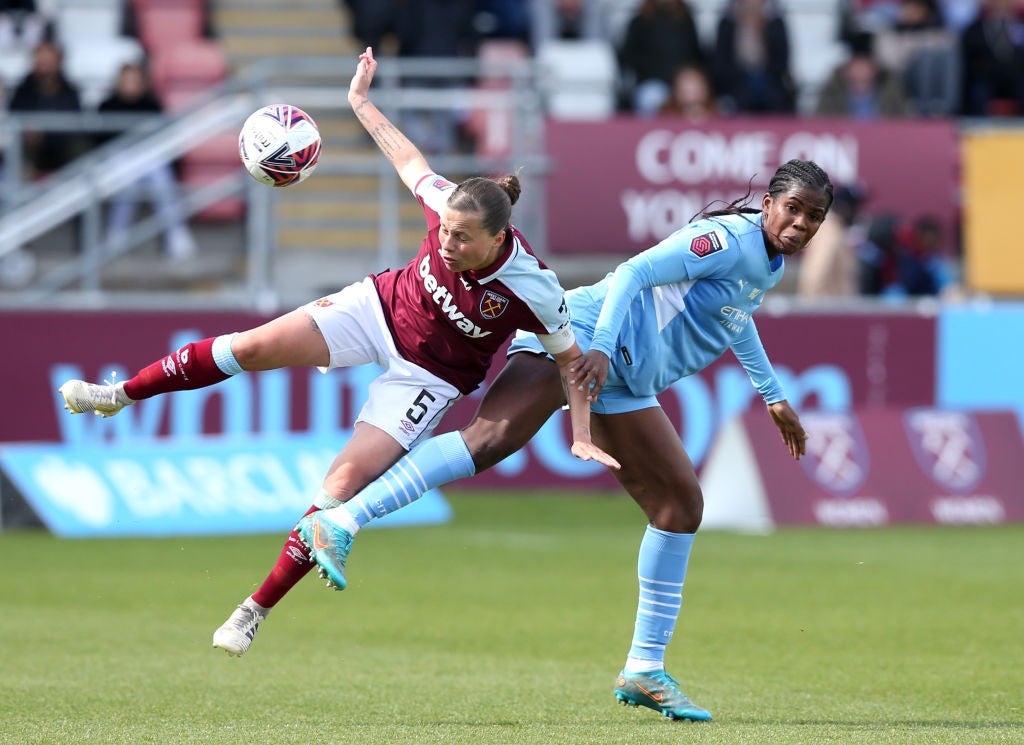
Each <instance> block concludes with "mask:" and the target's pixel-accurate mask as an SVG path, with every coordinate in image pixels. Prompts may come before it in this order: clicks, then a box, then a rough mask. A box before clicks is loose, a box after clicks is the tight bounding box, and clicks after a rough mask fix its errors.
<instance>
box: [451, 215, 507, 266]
mask: <svg viewBox="0 0 1024 745" xmlns="http://www.w3.org/2000/svg"><path fill="white" fill-rule="evenodd" d="M440 238H441V260H442V261H443V262H444V265H445V266H446V267H448V269H450V270H451V271H453V272H464V271H466V270H469V269H483V268H484V267H486V266H490V265H491V264H493V263H494V262H495V261H496V260H497V258H498V254H500V253H501V246H502V244H503V243H504V242H505V231H504V230H502V231H499V232H498V234H497V235H491V234H490V233H488V232H487V231H486V230H485V229H484V228H483V226H482V225H481V224H480V217H479V216H478V215H477V214H476V213H475V212H457V211H455V210H450V209H448V208H447V207H446V208H445V210H444V212H442V213H441V229H440Z"/></svg>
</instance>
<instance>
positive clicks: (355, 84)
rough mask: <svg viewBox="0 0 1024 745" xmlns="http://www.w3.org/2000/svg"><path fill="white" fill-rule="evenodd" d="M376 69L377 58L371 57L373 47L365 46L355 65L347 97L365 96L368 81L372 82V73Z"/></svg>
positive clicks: (368, 86)
mask: <svg viewBox="0 0 1024 745" xmlns="http://www.w3.org/2000/svg"><path fill="white" fill-rule="evenodd" d="M376 69H377V60H375V59H374V58H373V47H367V48H366V51H365V52H363V53H362V54H360V55H359V64H358V65H356V74H355V75H353V76H352V82H351V83H349V85H348V98H349V100H350V101H351V100H352V99H353V98H357V99H358V98H365V97H366V94H367V93H368V92H369V90H370V83H371V82H373V73H374V72H375V71H376Z"/></svg>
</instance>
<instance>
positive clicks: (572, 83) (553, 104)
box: [536, 39, 618, 119]
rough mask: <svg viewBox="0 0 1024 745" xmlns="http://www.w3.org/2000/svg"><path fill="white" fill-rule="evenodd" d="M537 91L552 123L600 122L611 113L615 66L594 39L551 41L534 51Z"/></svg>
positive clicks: (605, 46)
mask: <svg viewBox="0 0 1024 745" xmlns="http://www.w3.org/2000/svg"><path fill="white" fill-rule="evenodd" d="M536 57H537V62H538V64H539V65H540V67H541V70H542V72H541V79H540V85H541V89H542V90H543V91H544V95H545V100H546V102H547V110H548V112H549V113H550V114H551V116H552V117H554V118H556V119H604V118H607V117H609V116H611V115H612V114H613V113H614V112H615V88H616V85H617V80H618V63H617V62H616V60H615V50H614V49H613V48H612V46H611V44H610V43H608V42H607V41H604V40H598V39H578V40H576V39H574V40H568V39H552V40H549V41H545V42H543V43H542V44H541V45H540V48H539V49H538V50H537V55H536Z"/></svg>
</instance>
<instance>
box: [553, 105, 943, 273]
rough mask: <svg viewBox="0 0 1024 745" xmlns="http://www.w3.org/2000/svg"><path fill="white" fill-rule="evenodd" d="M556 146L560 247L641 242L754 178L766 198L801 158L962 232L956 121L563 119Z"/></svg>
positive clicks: (726, 198) (572, 249)
mask: <svg viewBox="0 0 1024 745" xmlns="http://www.w3.org/2000/svg"><path fill="white" fill-rule="evenodd" d="M547 151H548V155H549V156H550V157H551V159H552V165H551V173H550V175H549V179H548V192H547V200H548V203H549V209H548V246H549V247H550V249H551V250H552V251H554V252H557V253H581V254H590V253H602V252H604V253H614V254H626V253H634V252H636V251H638V250H642V249H644V248H647V247H649V246H651V245H653V244H655V243H657V242H658V241H660V240H661V239H663V238H665V237H666V236H668V235H669V234H670V233H672V232H673V231H675V230H677V229H678V228H679V227H680V226H682V225H684V224H685V223H686V222H687V221H688V220H690V218H692V217H693V216H694V215H696V214H698V213H699V212H700V211H701V210H702V209H704V207H705V206H707V205H708V204H710V203H712V202H715V201H718V202H726V203H728V202H731V201H733V200H734V199H736V198H738V197H742V196H743V195H744V194H746V193H747V191H748V189H749V190H750V191H751V193H752V196H753V198H754V203H755V206H757V204H758V203H759V200H760V197H761V195H762V194H763V193H764V192H765V190H766V189H767V186H768V181H769V179H770V178H771V176H772V174H773V173H774V172H775V169H776V168H778V166H779V165H780V164H782V163H785V162H786V161H787V160H789V159H791V158H800V159H804V160H813V161H815V162H816V163H818V165H820V166H821V167H822V168H824V169H825V171H826V172H827V173H828V174H829V176H830V177H831V179H832V181H833V183H835V184H837V185H838V184H859V185H862V186H864V187H866V189H867V193H868V201H867V203H866V204H865V209H866V210H867V211H869V212H889V213H894V214H897V215H900V216H903V217H907V218H914V217H917V216H921V215H925V214H928V215H933V216H935V217H937V218H938V219H939V221H940V223H941V224H942V225H943V226H944V228H945V229H946V232H945V234H946V236H953V235H955V232H954V226H955V223H956V212H957V199H958V183H959V165H960V164H959V143H958V140H957V134H956V130H955V128H954V126H953V123H951V122H948V121H912V120H906V121H891V120H890V121H876V122H855V121H850V120H846V119H788V118H779V119H770V118H759V119H723V120H713V121H711V122H708V123H706V124H701V125H697V126H694V125H690V124H687V123H686V122H685V121H683V120H679V119H674V118H672V117H660V118H656V119H635V118H619V119H613V120H611V121H606V122H566V121H552V122H549V123H548V127H547ZM718 206H721V205H720V204H719V205H718ZM594 216H600V219H594Z"/></svg>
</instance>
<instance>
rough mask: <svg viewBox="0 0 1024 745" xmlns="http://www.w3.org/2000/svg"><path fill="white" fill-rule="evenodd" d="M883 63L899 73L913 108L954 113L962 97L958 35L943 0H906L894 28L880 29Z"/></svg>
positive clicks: (878, 54) (877, 46)
mask: <svg viewBox="0 0 1024 745" xmlns="http://www.w3.org/2000/svg"><path fill="white" fill-rule="evenodd" d="M873 53H874V57H875V59H876V61H877V62H878V64H879V65H880V66H881V67H883V68H885V69H887V70H888V71H889V72H891V73H892V74H893V75H896V76H897V77H898V78H899V79H900V81H901V83H902V84H903V88H904V90H905V91H906V93H907V98H908V100H909V102H910V104H911V109H912V112H913V113H916V114H920V115H922V116H951V115H953V114H954V113H956V111H957V109H958V107H959V103H960V60H959V56H960V55H959V49H958V45H957V37H956V35H955V34H954V33H953V32H952V31H950V30H949V29H947V28H946V27H945V26H944V25H943V22H942V14H941V11H940V10H939V6H938V3H937V0H901V2H900V3H899V14H898V16H897V18H896V21H895V23H893V25H892V26H891V27H890V28H885V29H881V30H879V31H878V32H877V33H876V34H875V39H874V47H873Z"/></svg>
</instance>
